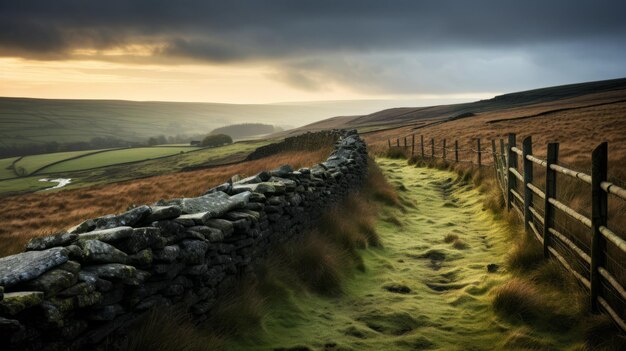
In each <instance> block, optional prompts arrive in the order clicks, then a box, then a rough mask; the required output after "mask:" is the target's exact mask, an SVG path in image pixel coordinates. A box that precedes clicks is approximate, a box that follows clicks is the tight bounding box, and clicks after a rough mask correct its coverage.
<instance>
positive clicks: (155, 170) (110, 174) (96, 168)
mask: <svg viewBox="0 0 626 351" xmlns="http://www.w3.org/2000/svg"><path fill="white" fill-rule="evenodd" d="M276 141H278V139H276V140H260V141H254V142H240V143H234V144H230V145H225V146H220V147H215V148H198V147H190V146H174V145H171V146H169V145H168V146H156V147H145V148H132V149H111V150H109V151H106V150H104V151H103V152H98V151H99V150H91V151H79V152H63V153H53V154H46V155H36V156H28V157H25V158H24V159H22V160H20V161H18V166H20V165H22V166H23V167H25V168H26V167H28V168H27V169H28V170H29V171H32V170H36V169H40V171H39V172H37V173H36V175H31V176H27V177H22V178H16V176H15V174H14V173H13V172H12V171H11V170H9V169H5V168H6V167H8V166H10V165H11V163H12V162H13V161H14V160H15V159H16V157H13V158H5V159H0V167H2V169H0V196H2V195H8V194H15V193H24V192H32V191H37V190H42V189H45V188H48V187H50V186H54V185H55V184H56V183H48V182H40V181H39V179H41V178H71V179H72V183H71V184H69V185H68V186H66V187H64V188H62V189H58V190H63V189H68V188H80V187H85V186H91V185H97V184H107V183H114V182H119V181H124V180H130V179H137V178H143V177H148V176H154V175H160V174H166V173H172V172H178V171H181V170H183V169H185V168H189V167H198V166H207V165H210V166H213V165H220V164H224V163H230V162H237V161H242V160H244V159H245V157H246V156H247V155H248V154H249V153H250V152H252V151H254V150H255V149H256V148H258V147H260V146H263V145H267V144H270V143H272V142H276ZM181 152H182V153H181ZM81 154H83V155H85V156H83V157H80V155H81ZM77 156H79V157H77ZM72 157H77V158H73V159H70V160H67V161H63V160H64V159H66V158H72ZM59 161H60V162H59ZM22 162H24V163H23V164H22ZM53 162H58V163H55V164H53V165H50V164H51V163H53ZM46 165H50V167H45V166H46ZM42 167H44V168H43V169H42ZM11 178H12V179H11ZM58 190H57V189H55V190H52V191H58Z"/></svg>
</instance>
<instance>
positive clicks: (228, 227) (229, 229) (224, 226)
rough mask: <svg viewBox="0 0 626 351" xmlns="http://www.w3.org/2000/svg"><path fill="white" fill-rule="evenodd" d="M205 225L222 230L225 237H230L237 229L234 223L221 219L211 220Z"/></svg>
mask: <svg viewBox="0 0 626 351" xmlns="http://www.w3.org/2000/svg"><path fill="white" fill-rule="evenodd" d="M204 224H205V225H206V226H207V227H211V228H216V229H219V230H221V231H222V233H224V236H225V237H228V236H230V235H231V234H232V233H233V232H234V231H235V228H234V227H233V223H232V222H230V221H227V220H225V219H219V218H215V219H209V220H208V221H206V222H205V223H204Z"/></svg>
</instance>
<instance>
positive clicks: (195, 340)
mask: <svg viewBox="0 0 626 351" xmlns="http://www.w3.org/2000/svg"><path fill="white" fill-rule="evenodd" d="M181 311H182V309H176V308H173V307H168V308H159V309H154V310H152V311H150V312H148V314H147V315H146V316H145V317H144V318H143V319H142V321H141V322H140V324H139V326H138V327H136V328H134V329H133V331H132V337H131V338H130V343H129V345H128V351H144V350H153V351H174V350H181V351H207V350H217V349H219V348H220V347H221V346H222V342H221V340H220V339H219V338H217V337H216V336H215V334H213V333H203V332H202V331H201V330H199V329H198V328H197V326H196V325H194V324H193V322H192V321H191V319H190V318H189V316H188V315H187V314H185V313H184V312H181Z"/></svg>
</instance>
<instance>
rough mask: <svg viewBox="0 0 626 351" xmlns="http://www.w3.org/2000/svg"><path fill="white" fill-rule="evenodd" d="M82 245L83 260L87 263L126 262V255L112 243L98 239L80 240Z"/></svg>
mask: <svg viewBox="0 0 626 351" xmlns="http://www.w3.org/2000/svg"><path fill="white" fill-rule="evenodd" d="M80 244H81V245H82V247H83V252H84V257H83V260H84V261H85V262H88V263H126V262H127V261H128V256H127V255H126V254H125V253H124V252H122V251H120V250H118V249H116V248H115V247H114V246H113V245H110V244H107V243H105V242H102V241H100V240H85V241H82V240H81V242H80Z"/></svg>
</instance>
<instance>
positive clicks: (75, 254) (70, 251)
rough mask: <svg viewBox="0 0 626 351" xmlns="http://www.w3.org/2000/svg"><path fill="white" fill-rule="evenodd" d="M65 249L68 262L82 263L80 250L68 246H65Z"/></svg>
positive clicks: (81, 251) (81, 250) (74, 246)
mask: <svg viewBox="0 0 626 351" xmlns="http://www.w3.org/2000/svg"><path fill="white" fill-rule="evenodd" d="M65 249H67V255H68V256H69V258H70V260H76V261H82V260H83V256H84V253H83V249H82V248H80V247H79V246H78V245H74V244H72V245H70V246H66V247H65Z"/></svg>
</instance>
